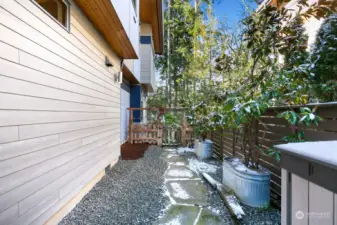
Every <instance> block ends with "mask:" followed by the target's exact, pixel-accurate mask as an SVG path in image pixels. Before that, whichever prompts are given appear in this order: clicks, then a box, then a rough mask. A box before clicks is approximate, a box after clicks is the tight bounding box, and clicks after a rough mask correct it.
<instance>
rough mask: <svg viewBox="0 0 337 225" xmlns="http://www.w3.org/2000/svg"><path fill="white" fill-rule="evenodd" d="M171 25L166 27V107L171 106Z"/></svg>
mask: <svg viewBox="0 0 337 225" xmlns="http://www.w3.org/2000/svg"><path fill="white" fill-rule="evenodd" d="M167 7H168V19H169V21H170V20H171V0H168V6H167ZM170 58H171V26H170V25H169V26H168V27H167V84H168V107H169V108H170V107H171V62H170Z"/></svg>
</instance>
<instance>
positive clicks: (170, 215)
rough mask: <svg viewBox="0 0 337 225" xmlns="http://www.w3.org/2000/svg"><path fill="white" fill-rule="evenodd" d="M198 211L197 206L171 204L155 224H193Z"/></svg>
mask: <svg viewBox="0 0 337 225" xmlns="http://www.w3.org/2000/svg"><path fill="white" fill-rule="evenodd" d="M199 212H200V208H199V207H198V206H184V205H172V206H171V207H170V208H169V209H168V210H167V211H166V214H165V216H164V217H163V218H162V219H160V220H159V222H158V223H155V225H167V224H172V225H176V224H184V225H193V224H194V222H195V219H196V218H197V216H198V214H199Z"/></svg>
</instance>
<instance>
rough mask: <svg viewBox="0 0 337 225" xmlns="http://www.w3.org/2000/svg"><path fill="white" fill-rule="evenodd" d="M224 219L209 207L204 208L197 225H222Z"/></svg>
mask: <svg viewBox="0 0 337 225" xmlns="http://www.w3.org/2000/svg"><path fill="white" fill-rule="evenodd" d="M222 224H224V221H223V220H222V219H221V217H220V216H219V215H217V214H216V213H214V212H212V211H211V210H209V209H202V211H201V213H200V216H199V219H198V221H197V223H196V225H222Z"/></svg>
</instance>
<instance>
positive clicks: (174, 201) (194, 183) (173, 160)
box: [155, 149, 223, 225]
mask: <svg viewBox="0 0 337 225" xmlns="http://www.w3.org/2000/svg"><path fill="white" fill-rule="evenodd" d="M191 155H193V152H185V153H184V152H183V153H181V152H180V153H179V155H178V154H177V150H176V149H164V152H163V154H162V155H161V158H162V159H164V160H165V161H166V162H167V163H168V164H169V168H168V169H167V171H166V172H165V175H164V178H165V187H166V189H167V195H168V196H169V198H170V201H171V205H170V206H169V207H168V209H167V210H166V211H165V213H164V216H163V217H162V218H161V219H160V220H159V221H158V222H156V223H155V225H164V224H184V225H194V224H198V225H204V224H205V225H206V224H207V225H213V224H214V225H218V224H223V220H222V219H221V218H220V216H219V215H217V214H215V213H214V212H212V211H210V210H209V209H206V208H205V207H207V206H208V205H209V203H208V190H207V188H206V186H205V184H204V183H203V182H202V180H201V177H200V176H199V175H198V174H197V173H196V172H194V171H192V170H190V169H189V168H188V160H187V158H188V157H190V156H191Z"/></svg>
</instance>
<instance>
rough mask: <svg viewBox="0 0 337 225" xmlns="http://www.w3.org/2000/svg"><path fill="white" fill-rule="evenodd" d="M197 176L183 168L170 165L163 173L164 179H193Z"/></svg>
mask: <svg viewBox="0 0 337 225" xmlns="http://www.w3.org/2000/svg"><path fill="white" fill-rule="evenodd" d="M195 178H199V176H198V175H197V174H196V173H195V172H193V171H192V170H190V169H188V168H187V167H185V166H175V165H172V166H171V167H170V168H169V169H168V170H167V171H166V173H165V179H195Z"/></svg>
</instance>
